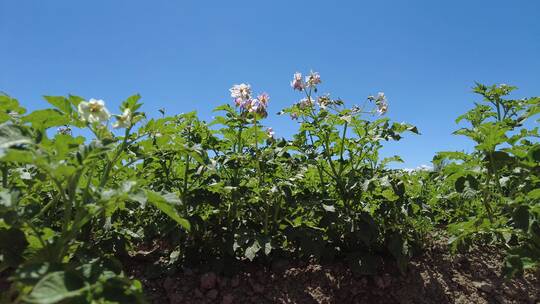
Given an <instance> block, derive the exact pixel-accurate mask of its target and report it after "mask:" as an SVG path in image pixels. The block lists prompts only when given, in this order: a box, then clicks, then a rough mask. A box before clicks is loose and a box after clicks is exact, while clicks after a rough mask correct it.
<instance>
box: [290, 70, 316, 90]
mask: <svg viewBox="0 0 540 304" xmlns="http://www.w3.org/2000/svg"><path fill="white" fill-rule="evenodd" d="M320 83H321V76H320V75H319V73H317V72H313V71H311V72H310V73H309V75H308V76H306V78H305V80H304V79H303V78H302V73H299V72H296V73H294V76H293V80H292V81H291V87H292V88H293V89H294V90H298V91H303V90H305V89H306V88H315V89H316V87H317V85H318V84H320Z"/></svg>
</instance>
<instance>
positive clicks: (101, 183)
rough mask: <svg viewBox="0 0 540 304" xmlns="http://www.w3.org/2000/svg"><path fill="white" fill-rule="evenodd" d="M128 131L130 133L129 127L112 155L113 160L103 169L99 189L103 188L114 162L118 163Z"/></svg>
mask: <svg viewBox="0 0 540 304" xmlns="http://www.w3.org/2000/svg"><path fill="white" fill-rule="evenodd" d="M130 131H131V127H129V128H126V133H125V134H124V139H123V140H122V143H121V144H120V147H119V148H118V149H117V150H116V153H115V154H114V156H113V158H112V159H111V160H110V161H109V162H108V163H107V166H106V167H105V170H104V171H103V175H102V176H101V181H100V183H99V188H103V187H104V186H105V184H106V183H107V180H108V178H109V174H110V173H111V170H112V168H113V166H114V165H115V164H116V161H118V158H119V157H120V155H121V154H122V152H124V149H125V148H126V146H127V141H128V138H129V132H130Z"/></svg>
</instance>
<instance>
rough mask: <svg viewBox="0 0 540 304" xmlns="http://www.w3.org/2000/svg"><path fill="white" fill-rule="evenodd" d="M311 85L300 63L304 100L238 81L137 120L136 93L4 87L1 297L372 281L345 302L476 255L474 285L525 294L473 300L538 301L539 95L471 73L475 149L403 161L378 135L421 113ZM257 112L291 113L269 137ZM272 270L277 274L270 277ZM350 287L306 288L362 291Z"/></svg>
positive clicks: (194, 292)
mask: <svg viewBox="0 0 540 304" xmlns="http://www.w3.org/2000/svg"><path fill="white" fill-rule="evenodd" d="M325 81H326V80H325ZM320 83H321V76H320V75H319V74H318V73H316V72H310V73H307V74H304V75H303V74H301V73H296V74H294V75H293V78H292V81H291V83H290V87H289V88H287V86H286V85H285V86H284V89H285V90H286V89H289V90H294V91H295V92H296V93H297V97H298V99H297V100H298V102H296V103H294V104H291V105H290V106H289V107H287V108H284V109H282V111H280V112H279V113H277V114H275V113H268V104H269V103H271V102H272V99H271V97H270V96H269V95H268V94H266V93H262V92H261V93H256V92H255V90H254V89H253V88H252V87H251V86H250V85H248V84H244V83H242V84H238V85H234V86H232V88H231V89H230V96H231V100H230V102H229V101H227V102H226V103H224V104H223V105H222V106H219V107H217V108H216V109H215V115H216V116H215V117H214V119H213V120H212V121H203V120H201V119H199V118H198V116H197V114H196V113H194V112H191V113H184V114H178V115H169V114H168V113H165V111H163V110H162V111H161V117H159V118H149V117H147V116H146V115H145V113H144V112H143V110H144V107H143V104H142V102H141V97H140V96H138V95H134V96H131V97H128V98H127V99H126V100H125V101H123V102H122V103H121V107H120V109H114V110H113V109H111V108H108V105H107V104H106V103H105V102H104V101H103V100H98V99H92V98H88V99H87V98H83V97H79V96H73V95H70V96H65V97H64V96H45V97H44V99H45V100H46V101H47V102H48V104H49V107H48V108H44V109H39V110H35V111H32V112H28V111H26V109H25V106H24V105H25V103H24V101H18V100H17V99H15V98H14V97H11V96H8V95H0V123H1V124H0V169H1V189H0V290H1V291H2V292H1V296H0V301H3V302H4V303H36V304H39V303H41V304H47V303H146V302H160V301H161V302H160V303H164V302H163V301H165V302H166V301H170V302H171V303H214V302H215V303H225V304H227V303H228V304H230V303H266V302H269V303H270V302H281V303H292V302H294V299H293V300H287V299H286V297H285V296H284V294H283V290H287V288H288V287H287V285H289V286H295V285H294V284H297V283H298V282H300V281H301V279H299V276H296V277H295V276H294V271H295V270H294V269H296V271H298V272H302V271H303V272H311V273H312V275H313V276H315V277H317V276H319V278H318V279H319V280H322V279H324V278H326V277H333V278H334V279H335V280H341V281H340V282H342V284H344V285H345V286H348V285H347V284H349V283H350V282H356V283H354V284H357V285H354V284H353V283H350V284H353V285H354V286H364V287H366V286H370V288H369V290H371V291H370V293H371V295H367V296H366V297H367V298H365V299H364V300H361V299H360V298H357V300H355V301H358V302H361V301H365V302H366V303H368V302H370V300H369V299H371V301H373V303H397V302H400V301H399V296H397V297H394V298H392V299H390V298H385V295H384V293H385V292H384V290H388V288H391V287H389V286H390V285H395V284H397V283H396V282H398V281H399V282H401V281H400V280H402V281H403V282H405V281H407V280H410V279H412V277H413V276H412V275H411V274H412V273H413V272H414V271H415V269H416V270H418V269H419V267H420V268H421V267H423V268H425V269H424V270H426V269H427V270H429V268H430V267H431V268H435V267H441V266H440V265H436V264H435V263H436V262H433V261H434V260H433V259H435V258H436V257H437V256H442V255H444V256H445V259H450V260H452V261H454V260H455V259H456V257H458V258H459V259H458V261H457V262H456V263H458V264H459V263H462V264H463V263H465V264H467V263H469V264H471V263H472V264H474V265H476V266H475V267H476V268H473V270H472V272H471V273H474V272H476V273H479V275H480V278H479V279H480V282H478V280H476V281H475V282H474V284H475V285H471V288H473V289H475V290H477V291H478V292H485V293H488V294H489V293H491V291H493V289H496V288H499V287H500V286H503V285H504V284H514V285H516V284H517V285H519V286H521V288H522V291H521V292H522V293H524V294H525V295H524V296H525V298H526V299H521V300H520V299H519V298H515V297H514V298H513V300H512V299H511V297H510V298H508V295H506V296H504V295H505V294H504V293H502V291H501V297H503V296H504V297H506V298H504V297H503V298H497V297H491V298H490V297H487V298H484V299H476V300H472V299H471V298H469V301H471V303H472V302H476V301H478V303H479V302H481V301H480V300H482V301H484V302H485V301H487V303H498V302H497V301H499V302H503V303H507V302H508V303H510V302H516V303H520V301H523V302H525V303H527V301H529V302H528V303H531V302H532V303H535V301H540V294H539V291H538V289H540V288H539V286H540V285H536V284H540V283H539V282H540V281H538V268H539V265H540V144H539V141H538V138H539V132H538V122H539V118H538V114H539V113H540V98H538V97H531V98H523V99H512V98H510V97H509V95H510V94H511V92H512V91H514V90H515V89H516V88H515V87H513V86H510V85H504V84H502V85H483V84H476V85H475V87H474V94H471V95H470V97H471V100H473V101H474V103H473V102H471V104H470V110H469V111H467V112H466V113H464V114H463V115H461V116H459V117H457V119H456V131H455V132H454V134H455V135H454V136H458V137H461V138H462V139H463V140H464V141H466V140H470V141H472V142H473V143H474V145H475V146H474V151H471V152H463V151H441V152H439V153H437V154H436V155H433V164H434V167H433V168H419V169H416V170H402V169H394V168H393V167H392V165H391V164H392V163H393V162H400V161H401V158H400V156H399V155H396V156H394V157H390V158H388V157H387V158H382V157H381V156H380V155H379V154H380V153H379V152H380V149H381V148H382V147H383V146H384V144H385V143H386V142H389V141H406V140H407V138H408V137H412V136H422V135H421V131H422V130H421V126H418V128H417V126H414V125H411V124H407V123H398V122H394V121H393V120H392V117H389V115H387V114H388V113H386V112H387V110H388V108H389V107H391V106H392V103H391V100H387V97H386V96H385V94H384V93H382V92H381V93H378V94H377V95H374V96H368V97H367V98H366V99H365V102H364V103H363V104H360V105H356V106H352V107H348V106H347V104H348V103H347V102H346V101H343V100H340V99H334V98H332V97H331V96H330V95H325V94H319V93H318V90H317V88H318V86H319V85H320ZM257 90H258V88H257ZM269 115H284V116H287V117H290V119H292V120H294V121H296V122H297V126H298V129H297V131H296V133H295V134H294V136H292V137H291V138H288V139H286V138H280V137H278V136H276V134H275V133H274V131H273V130H272V128H270V127H268V126H266V125H265V118H267V116H269ZM479 254H480V255H479ZM482 254H483V255H482ZM433 257H435V258H433ZM492 258H493V259H496V260H497V261H498V262H497V263H496V264H495V265H493V266H492V267H493V269H495V270H496V273H497V277H498V280H500V283H499V284H502V285H498V286H492V285H490V284H488V283H489V282H488V283H486V282H485V280H484V281H481V279H482V277H481V276H482V275H483V271H484V268H485V266H481V264H478V263H482V262H486V261H489V260H490V259H492ZM430 261H431V262H433V263H434V264H433V265H430V263H431V262H430ZM291 265H294V267H296V268H294V267H293V268H292V269H293V270H291V267H292V266H291ZM321 265H322V266H321ZM325 265H326V266H325ZM328 265H330V266H328ZM452 265H454V264H452ZM479 265H480V266H479ZM320 267H322V269H323V270H321V268H320ZM451 267H454V266H451ZM252 268H253V269H255V270H254V271H253V273H254V274H253V275H251V274H249V273H250V269H252ZM280 268H287V269H288V270H287V271H288V272H287V271H286V272H285V274H286V276H288V278H289V281H284V282H288V283H286V284H281V283H280V282H279V280H278V281H274V283H272V284H270V283H269V280H270V279H271V278H274V276H275V274H276V273H279V271H280V270H279V269H280ZM324 269H327V270H328V269H330V270H328V272H326V275H324V273H321V272H320V271H323V272H324V271H326V270H324ZM485 269H487V268H485ZM291 271H292V272H291ZM321 276H322V277H324V278H321ZM186 278H188V280H187V281H186ZM291 278H292V279H291ZM339 278H341V279H339ZM484 279H485V278H484ZM182 280H184V281H182ZM284 280H285V279H284ZM347 280H349V281H347ZM155 282H159V284H156V283H155ZM347 282H349V283H347ZM407 282H409V281H407ZM512 282H514V283H512ZM469 283H470V282H468V283H467V284H469ZM518 283H519V284H518ZM280 284H281V285H280ZM291 284H292V285H291ZM302 284H309V283H305V282H304V283H302ZM328 284H329V283H328ZM399 284H401V283H399ZM411 284H412V283H411ZM456 284H457V283H456ZM470 284H473V283H470ZM520 284H521V285H520ZM527 284H528V285H527ZM158 285H159V286H158ZM222 285H223V286H225V287H223V286H222ZM235 285H236V286H238V285H240V287H237V290H236V291H235V289H234V288H235ZM244 285H245V286H244ZM272 285H274V286H280V287H279V288H280V290H281V292H282V293H281V294H279V293H278V294H276V293H274V294H272V292H271V288H270V287H271V286H272ZM353 285H351V286H353ZM413 285H414V284H413ZM517 285H516V286H517ZM182 286H190V287H189V290H186V289H184V290H183V291H181V292H178V290H182ZM231 286H232V287H231ZM318 286H320V285H318ZM401 286H403V285H401ZM408 286H409V287H408V288H413V287H411V286H412V285H408ZM505 286H506V285H505ZM519 286H518V287H519ZM220 287H222V288H221V289H220ZM244 287H245V288H244ZM227 288H228V289H227ZM243 288H244V289H246V290H245V292H244V291H241V290H243ZM426 288H427V289H429V287H426ZM501 288H502V287H501ZM505 288H506V287H505ZM516 288H517V287H516ZM265 289H266V293H267V295H266V297H265V296H260V297H259V298H257V295H258V294H264V293H265V291H264V290H265ZM293 289H294V288H293ZM347 289H348V290H349V291H350V290H352V289H354V288H352V287H350V286H349V287H347ZM432 289H433V288H432ZM223 290H225V291H223ZM227 290H228V291H227ZM269 290H270V291H269ZM377 290H379V291H382V293H380V294H378V293H377ZM501 290H502V289H501ZM290 292H291V294H290V295H289V296H290V297H294V294H293V291H290ZM351 292H352V295H351V296H344V297H345V298H343V299H341V300H339V301H338V298H339V296H341V295H334V297H332V298H324V297H322V298H321V297H319V298H317V297H316V296H311V297H308V300H305V301H304V302H305V303H317V302H319V303H338V302H339V303H347V302H348V301H351V302H353V298H354V297H355V296H356V295H357V294H361V292H357V293H356V294H354V292H353V291H351ZM475 292H476V291H475ZM179 293H181V294H179ZM246 294H247V295H246ZM465 294H467V293H465ZM304 296H305V295H304ZM436 296H437V295H435V296H434V295H431V297H434V298H433V299H432V300H433V301H434V302H438V303H444V302H445V301H444V300H441V299H438V298H436ZM369 297H371V298H369ZM427 297H428V298H429V297H430V296H429V290H428V296H427ZM160 299H161V300H160ZM376 299H378V300H376ZM401 299H402V300H403V301H402V302H403V303H417V302H415V300H414V299H412V298H406V297H405V296H403V297H402V298H401ZM497 299H498V300H497ZM297 300H298V298H297ZM447 300H448V299H447ZM265 301H266V302H265ZM298 301H300V300H298ZM340 301H341V302H340ZM300 302H301V301H300ZM484 302H482V303H484ZM449 303H450V302H449ZM451 303H454V302H451ZM463 303H467V297H466V298H465V300H464V302H463Z"/></svg>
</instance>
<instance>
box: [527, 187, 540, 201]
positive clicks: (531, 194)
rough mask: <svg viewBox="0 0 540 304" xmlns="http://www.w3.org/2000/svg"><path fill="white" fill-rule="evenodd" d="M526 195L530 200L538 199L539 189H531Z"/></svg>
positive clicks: (539, 197) (539, 196)
mask: <svg viewBox="0 0 540 304" xmlns="http://www.w3.org/2000/svg"><path fill="white" fill-rule="evenodd" d="M527 197H528V198H529V199H531V200H537V199H540V189H534V190H531V191H530V192H529V193H527Z"/></svg>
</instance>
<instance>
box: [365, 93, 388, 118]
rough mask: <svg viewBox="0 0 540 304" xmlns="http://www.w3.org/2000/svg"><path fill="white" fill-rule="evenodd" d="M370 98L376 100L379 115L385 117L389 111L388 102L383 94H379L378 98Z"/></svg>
mask: <svg viewBox="0 0 540 304" xmlns="http://www.w3.org/2000/svg"><path fill="white" fill-rule="evenodd" d="M370 97H371V98H375V104H376V105H377V113H379V115H383V114H384V113H386V111H388V102H387V100H386V96H385V95H384V93H383V92H379V93H378V94H377V97H372V96H370ZM368 98H369V97H368Z"/></svg>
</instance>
